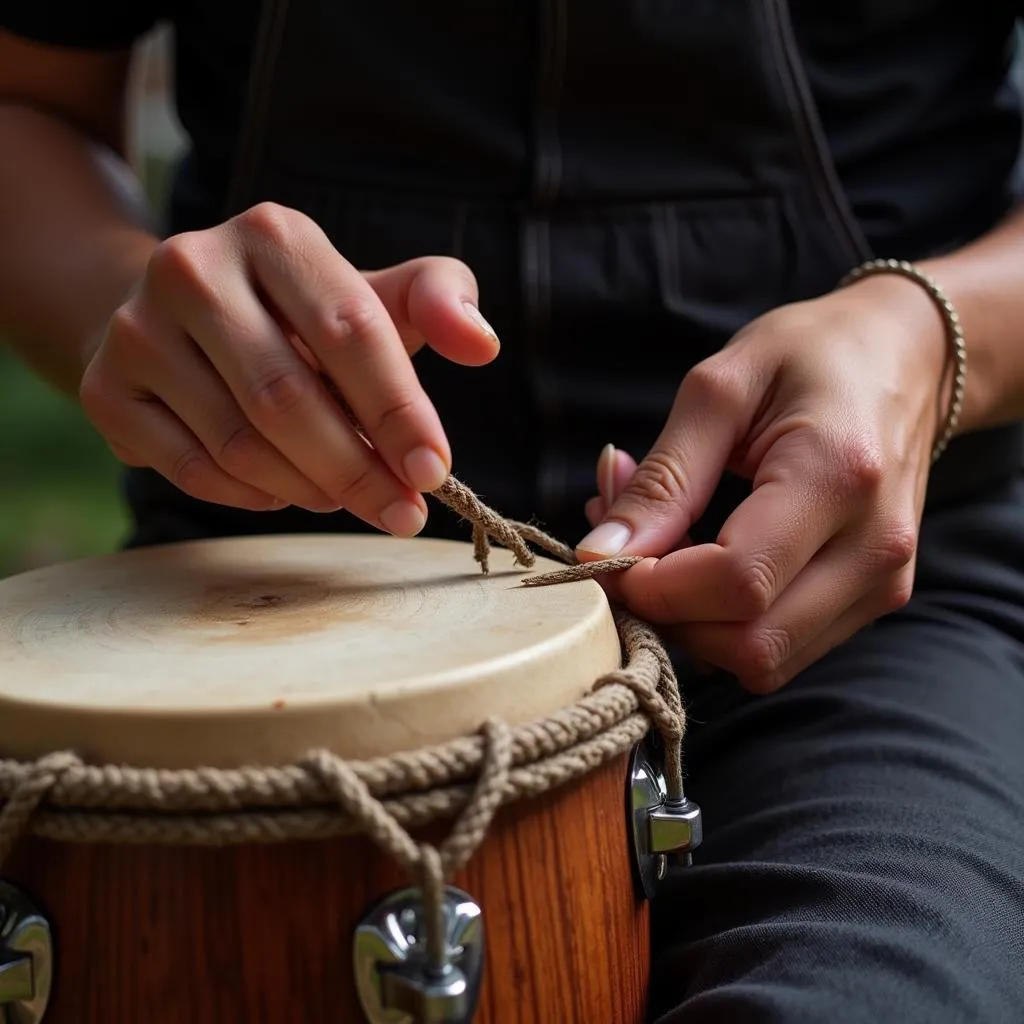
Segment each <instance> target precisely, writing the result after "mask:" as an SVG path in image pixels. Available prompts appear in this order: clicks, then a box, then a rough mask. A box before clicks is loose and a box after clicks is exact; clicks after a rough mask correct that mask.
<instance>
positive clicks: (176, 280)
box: [146, 232, 208, 293]
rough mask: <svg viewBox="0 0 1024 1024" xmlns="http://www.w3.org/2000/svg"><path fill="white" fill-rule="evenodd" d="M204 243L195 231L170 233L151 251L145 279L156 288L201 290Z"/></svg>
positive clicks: (204, 288) (203, 288) (204, 283)
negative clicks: (169, 235) (177, 233)
mask: <svg viewBox="0 0 1024 1024" xmlns="http://www.w3.org/2000/svg"><path fill="white" fill-rule="evenodd" d="M205 263H206V254H205V246H204V245H203V242H202V239H201V237H200V234H199V233H198V232H186V233H184V234H180V235H172V236H171V237H170V238H168V239H167V240H166V241H163V242H161V243H160V245H158V246H157V247H156V249H155V250H154V251H153V255H152V256H151V257H150V259H149V266H148V268H147V272H146V281H147V284H149V285H150V286H156V287H157V288H159V287H161V286H163V287H173V288H184V289H187V290H189V291H198V292H201V293H205V292H206V291H207V290H208V285H207V275H206V273H205Z"/></svg>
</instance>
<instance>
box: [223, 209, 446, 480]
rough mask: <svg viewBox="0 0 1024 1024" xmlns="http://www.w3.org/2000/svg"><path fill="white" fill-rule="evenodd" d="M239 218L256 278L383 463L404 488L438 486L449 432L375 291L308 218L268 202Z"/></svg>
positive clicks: (443, 472) (444, 463) (443, 477)
mask: <svg viewBox="0 0 1024 1024" xmlns="http://www.w3.org/2000/svg"><path fill="white" fill-rule="evenodd" d="M239 223H240V224H241V225H242V227H243V230H242V231H241V232H240V235H239V237H240V240H241V242H242V245H243V246H244V247H245V252H246V255H247V257H248V259H249V261H250V263H251V266H252V269H253V271H254V273H255V274H256V277H257V279H258V280H259V282H260V284H261V285H262V287H263V288H265V289H266V291H267V293H268V294H269V296H270V299H271V300H272V302H273V303H274V305H275V306H276V307H277V308H278V309H279V310H280V311H281V313H282V314H283V315H284V317H285V318H286V319H287V320H288V322H289V323H290V324H291V325H292V326H293V327H294V328H295V330H296V332H297V333H298V335H299V336H300V337H301V338H302V340H303V341H304V342H305V343H306V345H307V346H308V347H309V348H310V350H311V351H312V352H313V354H314V355H315V356H316V357H317V359H318V360H319V362H320V365H321V366H322V367H323V371H324V373H325V374H326V375H327V376H329V377H330V378H331V380H333V381H334V383H335V385H336V386H337V388H338V390H339V392H340V393H341V394H342V395H343V396H344V398H345V401H346V402H347V404H348V405H349V406H350V408H351V409H352V411H353V413H354V414H355V416H356V418H357V419H358V421H359V423H360V424H361V425H362V427H363V429H364V431H365V433H366V436H367V438H368V439H369V440H370V442H371V444H372V445H373V447H374V448H375V449H376V451H377V452H378V453H379V454H380V457H381V458H382V460H383V462H384V463H385V464H386V465H387V466H388V467H389V468H390V470H391V472H392V473H393V474H394V475H395V477H396V479H397V480H400V481H402V482H403V483H404V484H405V485H406V486H408V487H411V488H414V489H415V490H419V491H431V490H434V489H436V488H437V487H440V485H441V484H442V483H443V482H444V480H445V479H446V478H447V476H448V474H449V472H450V470H451V452H450V450H449V446H448V440H447V438H446V437H445V434H444V431H443V429H442V428H441V421H440V419H439V417H438V415H437V412H436V410H435V409H434V406H433V404H432V403H431V402H430V400H429V398H428V397H427V395H426V393H425V392H424V390H423V388H422V387H421V386H420V383H419V380H418V379H417V377H416V373H415V371H414V369H413V366H412V362H411V361H410V359H409V355H408V353H407V352H406V351H405V347H404V346H403V344H402V340H401V338H400V337H399V336H398V331H397V330H396V329H395V325H394V323H393V322H392V320H391V317H390V316H389V315H388V312H387V309H386V308H385V306H384V304H383V303H382V302H381V300H380V298H379V297H378V295H377V293H376V292H375V291H374V290H373V288H372V287H370V285H369V284H368V283H367V281H366V280H365V279H364V278H363V276H362V274H360V273H359V272H358V271H357V270H356V269H355V267H353V266H352V265H351V264H350V263H349V262H348V261H347V260H346V259H344V257H342V255H341V254H340V253H339V252H338V251H337V250H336V249H335V248H334V247H333V246H332V245H331V243H330V240H329V239H328V238H327V236H326V235H325V234H324V233H323V232H322V231H321V230H320V229H319V228H318V227H316V225H315V224H313V223H312V221H309V220H307V219H305V218H302V219H301V220H298V219H296V216H295V215H294V214H292V213H289V212H288V211H280V210H278V209H277V208H276V207H273V206H269V205H268V206H259V207H256V208H255V209H254V210H251V211H249V212H248V213H247V214H243V215H242V217H241V218H239ZM310 436H311V437H313V436H315V435H310Z"/></svg>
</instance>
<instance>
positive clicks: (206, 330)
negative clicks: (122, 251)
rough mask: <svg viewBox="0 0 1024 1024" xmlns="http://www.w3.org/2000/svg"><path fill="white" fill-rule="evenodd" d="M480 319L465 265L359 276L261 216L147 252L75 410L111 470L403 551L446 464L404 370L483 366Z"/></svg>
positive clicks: (294, 227) (297, 231) (493, 349)
mask: <svg viewBox="0 0 1024 1024" xmlns="http://www.w3.org/2000/svg"><path fill="white" fill-rule="evenodd" d="M476 306H477V286H476V281H475V279H474V277H473V274H472V273H471V272H470V270H469V269H468V268H467V267H466V266H465V265H463V264H462V263H460V262H458V261H457V260H453V259H444V258H424V259H417V260H412V261H411V262H408V263H403V264H401V265H399V266H396V267H391V268H389V269H387V270H379V271H373V272H367V273H360V272H359V271H358V270H356V269H355V268H354V267H353V266H352V265H351V264H349V263H348V262H347V261H346V260H345V259H344V258H343V257H342V256H341V255H340V254H339V253H338V252H337V251H336V250H335V249H334V248H333V246H332V245H331V244H330V242H329V241H328V239H327V236H326V235H325V234H324V233H323V232H322V231H321V230H320V229H319V228H318V227H317V226H316V225H315V224H314V223H313V222H312V221H311V220H309V219H308V218H307V217H305V216H303V215H302V214H300V213H297V212H295V211H293V210H288V209H284V208H282V207H279V206H275V205H273V204H262V205H260V206H256V207H254V208H253V209H251V210H249V211H247V212H246V213H243V214H241V215H240V216H238V217H236V218H234V219H233V220H231V221H229V222H227V223H226V224H223V225H220V226H218V227H215V228H212V229H210V230H207V231H199V232H195V233H189V234H181V235H177V236H175V237H173V238H171V239H169V240H168V241H166V242H164V243H163V244H162V245H160V246H159V247H158V248H157V250H156V251H155V253H154V254H153V257H152V259H151V261H150V263H149V267H148V270H147V273H146V275H145V278H144V280H143V281H142V282H141V283H140V284H139V286H138V287H137V289H136V290H135V292H134V294H133V295H132V296H131V297H130V298H129V299H128V300H127V302H125V303H124V305H122V306H121V308H120V309H118V310H117V312H116V313H115V314H114V315H113V317H112V319H111V320H110V324H109V327H108V330H107V332H106V336H105V337H104V339H103V341H102V342H101V344H100V345H99V348H98V350H97V351H96V353H95V355H94V357H93V358H92V360H91V362H90V363H89V365H88V367H87V369H86V372H85V375H84V377H83V379H82V383H81V391H80V394H81V399H82V404H83V406H84V408H85V411H86V413H87V415H88V416H89V417H90V419H91V420H92V422H93V423H94V424H95V426H96V427H97V429H98V430H99V431H100V433H101V434H102V435H103V436H104V438H105V439H106V440H107V442H108V444H109V445H110V447H111V448H112V450H113V451H114V453H115V454H116V455H117V456H118V457H119V458H120V459H121V460H123V461H124V462H126V463H128V464H130V465H134V466H150V467H152V468H154V469H156V470H157V471H158V472H160V473H161V474H163V475H164V476H165V477H167V479H169V480H170V481H171V482H172V483H174V484H175V485H176V486H177V487H179V488H180V489H181V490H182V491H184V492H186V493H187V494H190V495H192V496H193V497H195V498H200V499H202V500H204V501H210V502H216V503H219V504H224V505H233V506H236V507H239V508H246V509H275V508H281V507H283V506H285V505H298V506H301V507H303V508H307V509H311V510H315V511H331V510H335V509H338V508H347V509H349V510H350V511H351V512H353V513H355V515H357V516H359V517H360V518H361V519H363V520H365V521H366V522H368V523H370V524H373V525H375V526H378V527H380V528H381V529H384V530H386V531H388V532H390V533H393V534H397V535H401V536H411V535H413V534H415V533H418V532H419V530H420V529H421V528H422V527H423V524H424V522H425V520H426V504H425V502H424V500H423V498H422V492H424V491H430V490H433V489H434V488H436V487H438V486H439V485H440V484H441V483H442V482H443V481H444V479H445V477H446V476H447V475H448V472H449V470H450V465H451V452H450V448H449V445H448V441H447V438H446V437H445V434H444V431H443V430H442V428H441V423H440V421H439V419H438V416H437V412H436V411H435V409H434V407H433V405H432V404H431V402H430V400H429V399H428V397H427V395H426V394H425V393H424V391H423V389H422V387H421V386H420V384H419V381H418V380H417V377H416V373H415V371H414V370H413V366H412V362H411V359H410V356H411V355H412V354H413V353H414V352H415V351H416V350H417V349H419V348H420V347H422V346H423V345H424V344H429V345H430V346H431V347H432V348H434V349H435V350H436V351H437V352H439V353H440V354H441V355H443V356H445V357H447V358H448V359H451V360H452V361H454V362H457V363H461V364H463V365H470V366H475V365H480V364H483V363H487V362H490V361H491V360H492V359H493V358H494V357H495V356H496V355H497V353H498V340H497V338H496V337H495V336H494V332H493V331H492V330H491V329H490V328H489V327H488V326H487V323H486V321H485V320H484V319H483V317H482V316H481V315H480V314H479V312H478V311H477V308H476ZM332 386H333V389H335V390H336V392H337V394H338V395H339V396H340V397H341V398H342V399H343V400H344V403H347V405H348V406H349V407H350V409H351V410H352V412H353V413H354V415H355V417H356V419H357V420H358V422H359V424H360V425H361V426H362V427H363V429H364V430H365V432H366V439H367V440H368V441H369V444H367V443H366V441H364V440H363V438H361V437H360V436H359V434H358V432H357V431H356V430H355V429H354V427H353V426H352V423H351V421H350V419H349V416H348V414H347V413H346V410H345V408H344V406H343V404H342V403H341V402H339V401H337V400H336V398H335V397H334V396H333V395H332V394H331V390H332Z"/></svg>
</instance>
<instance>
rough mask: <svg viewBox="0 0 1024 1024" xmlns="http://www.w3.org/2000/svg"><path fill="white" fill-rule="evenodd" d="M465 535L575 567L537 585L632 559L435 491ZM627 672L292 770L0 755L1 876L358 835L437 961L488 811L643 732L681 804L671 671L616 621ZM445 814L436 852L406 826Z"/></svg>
mask: <svg viewBox="0 0 1024 1024" xmlns="http://www.w3.org/2000/svg"><path fill="white" fill-rule="evenodd" d="M434 495H435V497H437V498H438V499H439V500H440V501H442V502H443V503H444V504H446V505H448V506H449V507H450V508H451V509H453V510H454V511H455V512H457V513H458V514H459V515H460V516H462V517H463V518H465V519H466V520H468V521H469V522H470V523H471V524H472V527H473V547H474V555H475V557H476V559H477V561H478V562H479V563H480V567H481V569H482V571H483V572H487V571H488V569H489V554H490V545H491V543H492V542H493V543H496V544H499V545H501V546H503V547H507V548H509V549H510V550H512V551H513V552H514V554H515V556H516V561H517V562H518V563H519V564H520V565H522V566H524V567H526V568H529V567H532V566H533V565H535V564H536V556H535V555H534V553H533V551H532V550H531V549H530V547H529V544H534V545H535V546H537V547H539V548H541V549H542V550H544V551H546V552H547V553H549V554H551V555H553V556H554V557H555V558H558V559H560V560H562V561H564V562H568V563H570V565H569V566H568V567H567V568H566V569H564V570H558V571H556V572H552V573H546V574H538V575H536V576H532V577H527V578H526V579H524V580H523V583H524V584H525V585H529V586H543V585H551V584H558V583H565V582H569V581H572V580H579V579H586V578H589V577H592V576H594V575H597V574H598V573H601V572H615V571H619V570H621V569H624V568H627V567H628V566H629V565H632V564H633V562H634V561H636V559H630V558H627V559H608V560H606V561H601V562H590V563H586V564H582V565H580V564H575V556H574V553H573V551H572V549H571V548H569V547H568V546H567V545H565V544H562V543H561V542H560V541H558V540H556V539H555V538H553V537H551V536H549V535H548V534H546V533H544V532H543V531H542V530H540V529H539V528H537V527H536V526H533V525H530V524H527V523H517V522H514V521H512V520H508V519H505V518H503V517H502V516H500V515H499V514H498V513H497V512H495V511H494V510H492V509H490V508H488V507H487V506H486V505H484V504H483V502H481V501H480V500H479V498H477V496H476V495H475V494H473V492H472V491H470V490H469V488H467V487H466V486H465V485H463V484H461V483H460V482H458V481H457V480H455V479H454V478H449V479H448V481H446V483H445V484H444V485H443V486H442V487H441V488H440V489H439V490H438V491H435V492H434ZM616 625H617V627H618V631H619V637H620V641H621V644H622V648H623V653H624V655H625V657H624V662H625V663H624V665H623V667H622V668H620V669H618V670H616V671H613V672H610V673H608V674H606V675H605V676H602V677H601V678H600V679H598V680H597V681H596V682H595V683H594V686H593V688H592V690H591V692H589V693H588V694H586V695H584V696H583V697H581V698H580V699H579V700H577V701H575V702H574V703H573V704H571V705H570V706H568V707H566V708H563V709H561V710H559V711H557V712H555V713H553V714H550V715H548V716H546V717H544V718H542V719H537V720H535V721H532V722H528V723H525V724H522V725H517V726H511V727H510V726H508V725H507V724H505V723H503V722H500V721H495V720H488V721H487V722H485V723H484V724H483V725H482V727H481V730H480V733H479V734H478V735H476V736H464V737H459V738H457V739H455V740H452V741H450V742H448V743H444V744H440V745H437V746H433V747H427V748H423V749H420V750H415V751H405V752H401V753H398V754H394V755H392V756H389V757H381V758H374V759H372V760H368V761H345V760H343V759H342V758H339V757H338V756H336V755H335V754H332V753H330V752H329V751H325V750H317V751H312V752H310V753H309V754H308V755H307V756H306V757H305V758H304V759H302V761H301V762H300V763H297V764H293V765H285V766H280V767H265V766H259V765H253V766H248V767H242V768H237V769H219V768H209V767H198V768H189V769H181V770H167V769H152V768H139V767H132V766H125V765H89V764H86V763H84V762H83V760H82V759H81V758H80V757H79V756H78V755H77V754H75V753H74V752H71V751H58V752H54V753H51V754H47V755H46V756H45V757H42V758H40V759H39V760H37V761H34V762H20V761H13V760H0V801H2V809H0V867H2V866H3V863H4V860H5V858H6V857H7V855H8V854H9V852H10V851H11V849H12V847H13V846H14V844H15V843H16V842H17V840H18V839H19V838H20V837H21V836H22V835H23V834H25V833H26V832H32V833H33V834H35V835H39V836H42V837H45V838H48V839H55V840H60V841H64V842H117V843H147V844H148V843H160V844H186V845H214V846H219V845H229V844H237V843H257V842H273V841H280V840H287V839H292V840H295V839H313V838H325V837H328V836H336V835H346V834H353V833H364V834H367V835H368V836H369V837H370V838H371V839H372V840H373V841H374V842H375V843H376V844H377V845H378V846H379V847H380V849H381V850H383V851H384V852H385V853H387V854H388V855H389V856H390V857H392V858H393V859H394V860H395V861H396V862H397V863H398V864H399V865H400V866H401V867H402V868H403V869H404V870H405V871H406V872H407V873H408V874H409V875H410V876H411V877H412V878H413V880H414V881H415V882H416V883H417V884H418V885H419V886H420V890H421V893H422V897H423V901H424V910H425V922H426V934H425V943H426V950H427V957H428V960H429V962H430V963H432V964H434V965H437V964H440V963H442V962H443V959H444V956H445V955H446V951H445V947H444V942H445V938H444V933H443V915H442V913H441V899H442V895H443V886H444V883H445V881H446V880H447V879H450V878H451V877H452V876H453V875H455V874H457V873H458V872H459V871H460V870H461V869H462V868H463V867H464V866H465V865H466V863H468V861H469V860H470V859H471V857H472V856H473V854H474V852H475V851H476V849H477V848H478V847H479V845H480V843H481V842H482V841H483V839H484V837H485V836H486V833H487V830H488V828H489V826H490V823H491V821H492V819H493V817H494V814H495V813H496V812H497V810H498V809H499V807H501V806H503V805H504V804H508V803H512V802H514V801H516V800H521V799H528V798H530V797H534V796H538V795H540V794H542V793H545V792H548V791H549V790H551V789H554V788H556V787H558V786H561V785H564V784H565V783H567V782H570V781H572V780H573V779H577V778H580V777H582V776H584V775H586V774H588V773H589V772H592V771H593V770H595V769H596V768H598V767H600V766H601V765H602V764H605V763H607V762H608V761H610V760H611V759H612V758H615V757H617V756H618V755H620V754H622V753H624V752H625V751H627V750H629V749H630V748H631V747H632V746H633V745H634V744H635V743H637V742H638V741H639V740H640V739H641V738H642V737H643V736H644V735H645V734H646V733H647V732H648V731H649V730H650V728H651V727H653V728H655V729H656V730H657V731H658V733H659V734H660V736H661V739H662V742H663V746H664V751H665V764H664V769H665V776H666V784H667V789H668V796H669V798H679V797H681V796H682V764H681V757H680V752H681V745H682V738H683V729H684V725H685V717H684V714H683V707H682V701H681V698H680V695H679V687H678V684H677V682H676V677H675V672H674V670H673V668H672V664H671V661H670V659H669V657H668V654H667V652H666V651H665V648H664V647H663V645H662V644H661V641H660V640H659V638H658V636H657V634H656V633H655V632H654V630H653V629H652V628H651V627H650V626H648V625H647V624H645V623H643V622H641V621H639V620H638V619H636V618H634V617H633V616H631V615H629V614H627V613H626V612H624V611H617V612H616ZM452 818H455V819H456V821H455V824H454V825H453V827H452V829H451V832H450V833H449V835H448V838H447V839H446V840H445V841H444V842H443V843H442V844H441V846H440V847H438V848H435V847H433V846H430V845H428V844H420V843H418V842H417V841H416V840H414V839H413V837H412V836H411V835H410V832H409V830H410V829H415V828H418V827H420V826H422V825H425V824H427V823H429V822H433V821H437V820H444V819H452Z"/></svg>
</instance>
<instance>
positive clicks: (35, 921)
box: [0, 881, 53, 1024]
mask: <svg viewBox="0 0 1024 1024" xmlns="http://www.w3.org/2000/svg"><path fill="white" fill-rule="evenodd" d="M52 975H53V942H52V939H51V937H50V925H49V922H48V921H47V920H46V918H45V917H43V915H42V914H41V913H40V912H39V911H38V910H37V909H36V907H35V906H34V905H33V904H32V902H31V901H30V900H29V899H28V897H27V896H25V894H24V893H22V892H21V891H20V890H18V889H16V888H15V887H14V886H13V885H10V884H9V883H7V882H3V881H0V1024H39V1022H40V1021H41V1020H42V1019H43V1017H44V1015H45V1014H46V1006H47V1003H48V1002H49V1001H50V983H51V981H52Z"/></svg>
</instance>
